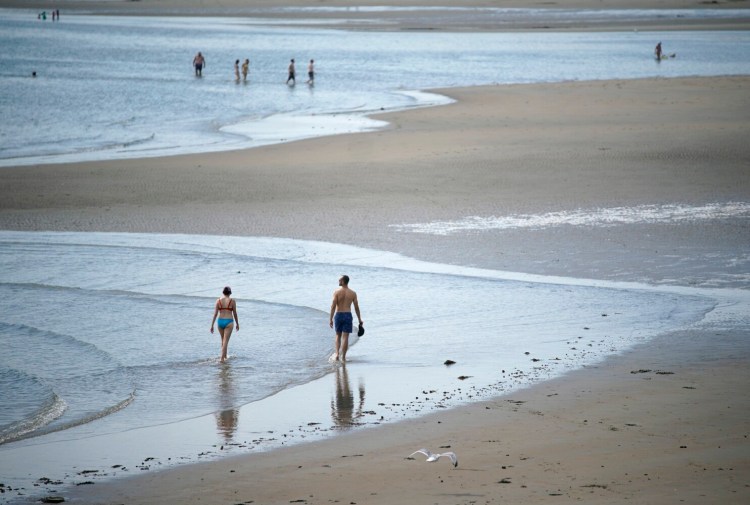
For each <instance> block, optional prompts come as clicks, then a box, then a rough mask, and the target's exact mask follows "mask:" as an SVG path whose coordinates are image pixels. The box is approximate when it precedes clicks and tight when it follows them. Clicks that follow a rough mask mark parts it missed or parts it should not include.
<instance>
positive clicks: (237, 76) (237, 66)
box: [234, 60, 240, 82]
mask: <svg viewBox="0 0 750 505" xmlns="http://www.w3.org/2000/svg"><path fill="white" fill-rule="evenodd" d="M234 80H235V81H237V82H240V60H234Z"/></svg>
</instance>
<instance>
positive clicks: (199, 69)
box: [193, 51, 206, 77]
mask: <svg viewBox="0 0 750 505" xmlns="http://www.w3.org/2000/svg"><path fill="white" fill-rule="evenodd" d="M193 66H194V67H195V75H196V76H198V77H201V76H203V67H205V66H206V58H204V57H203V55H202V54H201V52H200V51H198V54H196V55H195V58H193Z"/></svg>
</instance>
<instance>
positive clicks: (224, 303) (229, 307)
mask: <svg viewBox="0 0 750 505" xmlns="http://www.w3.org/2000/svg"><path fill="white" fill-rule="evenodd" d="M222 293H223V295H224V296H222V297H221V298H219V299H218V300H216V305H215V306H214V318H213V320H212V321H211V333H213V332H214V323H217V325H218V327H219V335H221V357H220V358H219V361H220V362H221V363H224V362H225V361H226V360H227V351H228V349H229V338H230V337H231V336H232V330H233V329H234V327H235V326H236V327H237V331H240V321H239V319H237V302H236V301H235V300H234V299H232V298H231V296H230V295H231V294H232V288H230V287H229V286H227V287H225V288H224V291H223V292H222ZM217 317H218V318H219V319H218V321H217V320H216V318H217Z"/></svg>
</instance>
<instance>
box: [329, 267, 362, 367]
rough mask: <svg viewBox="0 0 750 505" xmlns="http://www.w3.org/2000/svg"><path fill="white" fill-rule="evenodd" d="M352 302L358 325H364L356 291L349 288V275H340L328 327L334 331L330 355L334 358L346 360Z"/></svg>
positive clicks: (351, 321)
mask: <svg viewBox="0 0 750 505" xmlns="http://www.w3.org/2000/svg"><path fill="white" fill-rule="evenodd" d="M352 304H353V305H354V311H355V312H356V313H357V320H358V321H359V324H360V326H362V325H364V324H365V323H364V321H362V316H361V315H360V313H359V301H358V300H357V293H355V292H354V291H352V290H351V289H349V276H348V275H342V276H341V277H340V278H339V288H338V289H337V290H336V291H334V292H333V301H332V302H331V313H330V320H329V325H330V327H331V328H333V329H334V330H333V331H334V332H336V339H335V340H334V346H335V349H334V352H333V356H332V358H333V359H334V360H340V361H346V351H347V350H348V349H349V334H350V333H351V332H352V329H353V328H352V326H353V324H352V323H353V318H352Z"/></svg>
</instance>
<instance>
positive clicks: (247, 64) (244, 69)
mask: <svg viewBox="0 0 750 505" xmlns="http://www.w3.org/2000/svg"><path fill="white" fill-rule="evenodd" d="M249 69H250V60H248V59H247V58H245V62H244V63H243V64H242V80H243V81H247V71H248V70H249Z"/></svg>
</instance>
